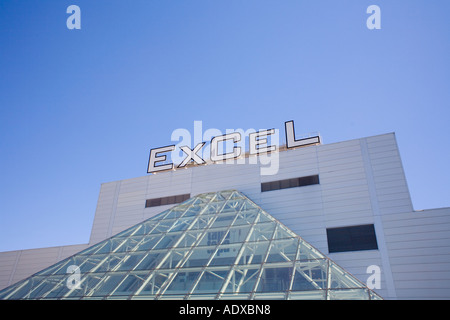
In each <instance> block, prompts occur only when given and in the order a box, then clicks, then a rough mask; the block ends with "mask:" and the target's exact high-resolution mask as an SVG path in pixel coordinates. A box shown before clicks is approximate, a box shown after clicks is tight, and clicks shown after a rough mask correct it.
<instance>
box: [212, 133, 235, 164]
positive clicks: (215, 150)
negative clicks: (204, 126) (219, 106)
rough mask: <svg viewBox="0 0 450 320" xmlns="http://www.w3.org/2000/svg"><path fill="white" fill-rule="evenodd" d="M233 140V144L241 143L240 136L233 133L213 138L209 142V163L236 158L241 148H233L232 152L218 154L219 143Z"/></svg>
mask: <svg viewBox="0 0 450 320" xmlns="http://www.w3.org/2000/svg"><path fill="white" fill-rule="evenodd" d="M226 140H233V142H234V143H236V142H239V141H241V134H240V133H239V132H233V133H228V134H224V135H223V136H218V137H214V138H212V140H211V147H210V148H211V161H220V160H226V159H233V158H237V157H239V156H240V155H241V147H234V148H233V152H229V153H224V154H218V152H219V142H222V141H226Z"/></svg>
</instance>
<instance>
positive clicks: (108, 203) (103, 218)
mask: <svg viewBox="0 0 450 320" xmlns="http://www.w3.org/2000/svg"><path fill="white" fill-rule="evenodd" d="M119 186H120V182H119V181H115V182H108V183H103V184H102V185H101V188H100V194H99V197H98V202H97V209H96V211H95V217H94V222H93V224H92V229H91V236H90V240H89V243H91V244H93V243H97V242H99V241H101V240H103V239H106V238H107V237H108V231H109V229H110V228H109V225H110V222H111V219H112V215H113V213H114V210H115V202H116V194H117V191H118V188H119Z"/></svg>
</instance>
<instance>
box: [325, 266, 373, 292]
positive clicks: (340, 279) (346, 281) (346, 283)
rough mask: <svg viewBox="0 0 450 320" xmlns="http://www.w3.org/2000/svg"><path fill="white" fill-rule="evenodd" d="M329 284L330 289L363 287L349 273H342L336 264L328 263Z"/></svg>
mask: <svg viewBox="0 0 450 320" xmlns="http://www.w3.org/2000/svg"><path fill="white" fill-rule="evenodd" d="M330 271H331V284H330V288H332V289H335V288H358V287H364V286H365V285H364V284H362V283H361V282H360V281H358V280H357V279H356V278H354V277H353V276H352V275H351V274H350V273H348V272H346V271H344V270H343V269H342V268H341V267H339V266H338V265H337V264H335V263H333V262H331V261H330Z"/></svg>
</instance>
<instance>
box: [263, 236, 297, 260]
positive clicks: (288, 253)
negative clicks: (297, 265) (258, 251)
mask: <svg viewBox="0 0 450 320" xmlns="http://www.w3.org/2000/svg"><path fill="white" fill-rule="evenodd" d="M297 247H298V239H295V238H293V239H285V240H273V241H272V243H271V245H270V250H269V255H268V256H267V260H266V262H285V261H293V260H294V259H295V256H296V254H297Z"/></svg>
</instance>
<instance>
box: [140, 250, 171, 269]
mask: <svg viewBox="0 0 450 320" xmlns="http://www.w3.org/2000/svg"><path fill="white" fill-rule="evenodd" d="M166 254H167V252H151V253H148V254H146V255H144V257H143V258H142V260H140V261H139V262H138V263H137V265H136V266H135V267H134V270H152V269H154V268H156V266H157V265H158V264H159V263H160V262H161V259H163V258H164V256H165V255H166Z"/></svg>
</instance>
